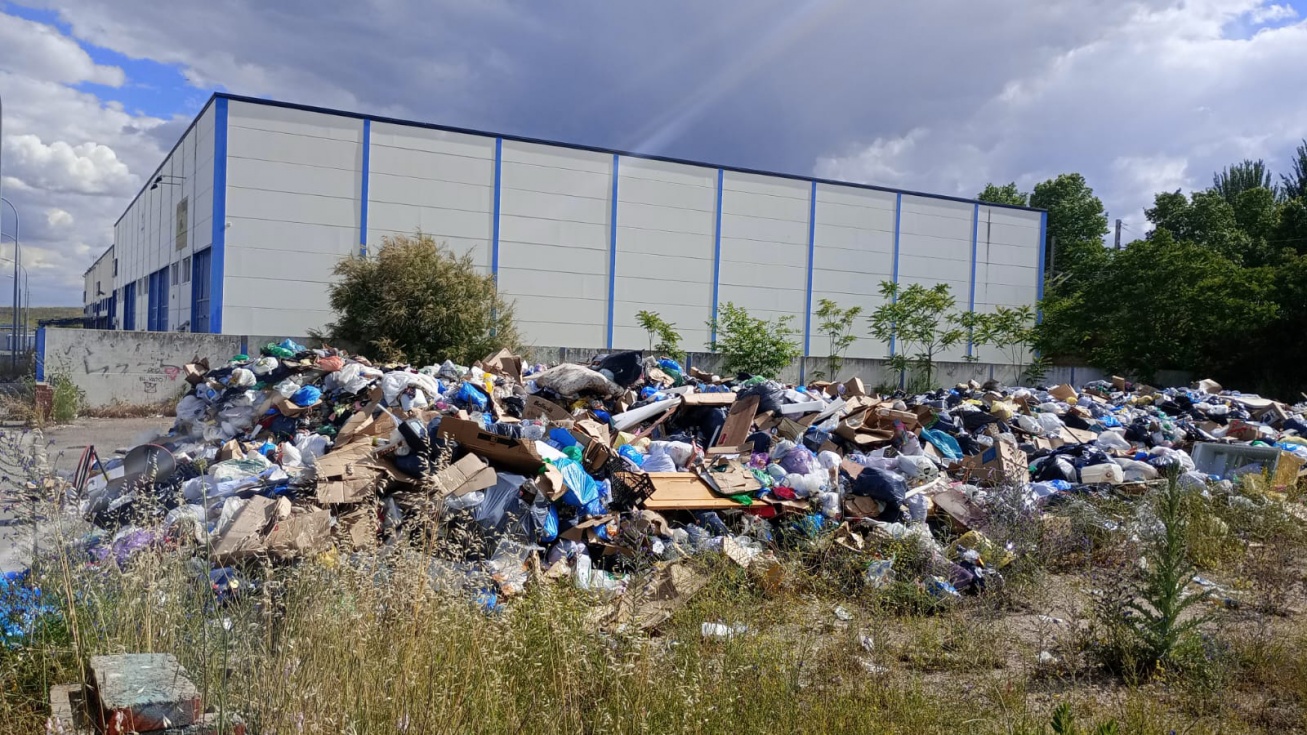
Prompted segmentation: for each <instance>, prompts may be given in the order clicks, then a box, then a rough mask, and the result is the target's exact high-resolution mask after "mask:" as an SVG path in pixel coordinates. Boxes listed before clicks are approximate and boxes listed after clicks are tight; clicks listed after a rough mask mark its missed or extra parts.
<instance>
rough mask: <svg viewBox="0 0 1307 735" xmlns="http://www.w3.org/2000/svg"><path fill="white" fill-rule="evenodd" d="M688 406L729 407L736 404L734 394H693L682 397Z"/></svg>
mask: <svg viewBox="0 0 1307 735" xmlns="http://www.w3.org/2000/svg"><path fill="white" fill-rule="evenodd" d="M681 400H682V401H684V402H685V405H687V406H729V405H731V404H732V403H735V394H734V393H691V394H689V395H687V396H684V397H682V399H681Z"/></svg>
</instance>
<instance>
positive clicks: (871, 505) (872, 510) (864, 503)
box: [844, 495, 885, 518]
mask: <svg viewBox="0 0 1307 735" xmlns="http://www.w3.org/2000/svg"><path fill="white" fill-rule="evenodd" d="M884 512H885V506H884V505H883V504H882V503H881V502H880V501H879V500H876V499H875V498H868V497H865V496H862V495H849V496H846V497H845V498H844V515H845V516H846V517H848V518H878V517H880V514H881V513H884Z"/></svg>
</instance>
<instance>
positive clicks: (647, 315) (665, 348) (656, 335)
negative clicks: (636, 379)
mask: <svg viewBox="0 0 1307 735" xmlns="http://www.w3.org/2000/svg"><path fill="white" fill-rule="evenodd" d="M635 320H636V321H637V322H639V323H640V327H641V328H642V329H644V331H646V332H648V333H649V350H650V351H651V352H657V353H658V354H660V355H664V356H666V357H670V358H672V359H674V360H681V359H684V358H685V350H683V349H681V333H680V332H677V331H676V325H675V324H672V323H671V322H668V321H665V320H664V319H663V318H662V316H661V315H660V314H659V313H658V312H656V311H643V310H642V311H637V312H636V313H635ZM655 340H656V342H655Z"/></svg>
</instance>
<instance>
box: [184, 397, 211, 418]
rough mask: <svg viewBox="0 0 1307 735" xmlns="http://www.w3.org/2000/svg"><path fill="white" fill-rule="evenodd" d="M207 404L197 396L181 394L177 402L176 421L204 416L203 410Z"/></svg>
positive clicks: (206, 408) (206, 407)
mask: <svg viewBox="0 0 1307 735" xmlns="http://www.w3.org/2000/svg"><path fill="white" fill-rule="evenodd" d="M208 408H209V406H208V404H207V403H205V402H204V399H202V398H200V397H199V396H194V395H187V396H183V397H182V399H181V400H180V401H178V402H177V420H178V421H199V420H200V419H202V418H204V412H205V411H206V410H208Z"/></svg>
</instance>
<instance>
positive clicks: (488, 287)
mask: <svg viewBox="0 0 1307 735" xmlns="http://www.w3.org/2000/svg"><path fill="white" fill-rule="evenodd" d="M333 274H334V275H335V276H337V277H338V278H339V279H340V280H339V281H337V282H336V283H333V284H332V285H331V287H330V290H331V308H332V309H333V310H334V311H335V312H336V317H337V320H336V321H335V322H334V323H332V324H329V325H327V330H326V335H325V336H326V337H327V338H329V339H333V340H340V341H344V342H346V343H348V344H351V345H353V346H355V347H357V348H359V349H360V351H361V352H363V353H364V354H367V355H369V356H371V357H375V358H378V359H380V360H383V361H407V362H411V363H414V364H419V365H429V364H432V363H435V362H437V361H440V360H446V359H448V360H454V361H455V362H462V363H465V364H466V363H468V362H470V361H472V360H477V359H480V358H482V357H485V356H486V355H487V354H490V353H491V352H494V351H495V350H497V349H499V348H500V347H510V348H515V347H518V346H519V345H518V332H517V328H516V326H515V324H514V320H513V306H512V304H510V303H508V302H506V301H505V300H504V299H503V297H501V296H500V295H499V291H498V286H497V285H496V283H495V278H494V276H493V275H490V274H487V273H481V272H479V271H478V270H477V267H476V264H475V263H474V262H473V261H472V258H471V256H469V255H466V254H464V255H457V254H455V253H454V252H453V251H451V250H450V249H449V248H448V247H446V246H445V245H443V244H440V243H437V242H436V241H435V239H434V238H432V237H431V236H430V235H426V234H423V233H422V232H418V233H417V234H415V235H412V236H407V235H397V236H394V237H387V238H385V239H384V240H383V241H382V245H381V248H380V249H379V250H378V251H377V253H376V255H375V256H368V257H351V258H348V259H346V260H342V261H341V262H340V263H338V264H337V265H336V268H335V270H334V271H333Z"/></svg>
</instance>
